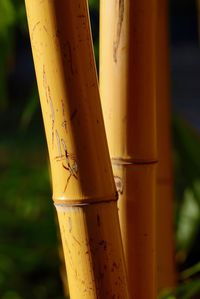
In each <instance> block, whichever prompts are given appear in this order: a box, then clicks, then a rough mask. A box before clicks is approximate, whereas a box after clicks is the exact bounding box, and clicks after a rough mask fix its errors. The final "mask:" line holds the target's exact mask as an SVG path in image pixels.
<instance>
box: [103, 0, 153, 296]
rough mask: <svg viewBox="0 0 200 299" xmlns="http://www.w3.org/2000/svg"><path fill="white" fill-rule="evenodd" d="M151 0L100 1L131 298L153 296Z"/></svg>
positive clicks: (106, 99)
mask: <svg viewBox="0 0 200 299" xmlns="http://www.w3.org/2000/svg"><path fill="white" fill-rule="evenodd" d="M155 6H156V4H155V1H154V0H148V1H147V0H134V1H132V0H109V1H107V0H101V1H100V16H101V17H100V92H101V100H102V106H103V114H104V120H105V125H106V133H107V138H108V144H109V150H110V155H111V158H112V164H113V170H114V175H115V181H116V185H117V188H118V192H119V198H120V200H119V214H120V224H121V230H122V239H123V243H124V249H125V257H126V263H127V268H128V278H129V286H130V293H131V298H136V299H140V298H142V299H143V298H148V299H155V298H156V294H157V289H156V264H155V247H156V241H155V218H156V210H155V193H156V162H157V145H156V106H155V104H156V103H155V95H156V90H155V78H156V75H155V61H156V57H155V46H156V42H155V31H156V30H155V29H156V7H155Z"/></svg>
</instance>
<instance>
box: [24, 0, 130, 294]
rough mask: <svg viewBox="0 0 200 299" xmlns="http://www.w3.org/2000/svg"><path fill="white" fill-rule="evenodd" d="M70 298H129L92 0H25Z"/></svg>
mask: <svg viewBox="0 0 200 299" xmlns="http://www.w3.org/2000/svg"><path fill="white" fill-rule="evenodd" d="M25 2H26V11H27V17H28V23H29V32H30V38H31V44H32V51H33V57H34V64H35V70H36V77H37V82H38V88H39V94H40V100H41V106H42V114H43V118H44V125H45V131H46V137H47V143H48V149H49V156H50V163H51V170H52V184H53V200H54V203H55V206H56V210H57V213H58V219H59V224H60V230H61V236H62V243H63V248H64V255H65V261H66V265H67V275H68V281H69V290H70V296H71V299H77V298H79V299H82V298H87V299H95V298H101V299H105V298H108V299H110V298H123V299H126V298H129V295H128V290H127V282H126V270H125V266H124V265H125V264H124V257H123V250H122V243H121V235H120V229H119V219H118V211H117V201H116V200H117V196H116V189H115V184H114V180H113V173H112V168H111V164H110V159H109V153H108V148H107V143H106V138H105V130H104V125H103V118H102V112H101V106H100V99H99V91H98V82H97V76H96V69H95V62H94V54H93V48H92V40H91V31H90V25H89V17H88V5H87V1H86V0H73V1H65V0H59V1H52V0H34V1H33V0H26V1H25Z"/></svg>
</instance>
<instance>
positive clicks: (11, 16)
mask: <svg viewBox="0 0 200 299" xmlns="http://www.w3.org/2000/svg"><path fill="white" fill-rule="evenodd" d="M179 2H180V1H179ZM186 2H187V1H181V3H182V6H183V7H185V6H186ZM89 3H90V9H91V23H92V29H93V39H94V49H95V54H96V60H97V65H98V23H99V21H98V10H99V1H97V0H90V1H89ZM173 3H174V4H172V5H175V6H176V4H175V2H173ZM30 53H31V49H30V45H29V37H28V32H27V24H26V15H25V8H24V1H23V0H0V57H1V59H0V124H1V125H0V132H1V134H0V136H1V140H0V190H1V209H0V298H1V299H27V298H29V299H62V298H63V287H62V283H61V279H60V265H59V257H58V244H59V242H58V238H57V228H56V225H55V219H56V216H55V213H54V208H53V204H52V202H51V200H50V198H51V194H50V190H51V188H50V182H49V175H48V167H47V165H48V163H47V160H46V156H47V153H46V145H45V141H44V140H45V137H44V133H43V128H42V119H41V112H40V110H39V109H38V107H39V105H38V103H39V101H38V94H37V90H36V84H35V78H34V72H33V66H32V61H31V58H30V56H31V54H30ZM173 134H174V164H175V175H174V177H175V187H176V190H175V191H176V192H175V198H176V201H175V229H176V240H177V254H176V258H177V267H178V273H179V274H178V279H179V285H178V287H177V289H176V290H174V291H170V290H166V291H165V294H163V295H162V296H161V297H162V298H163V299H177V298H181V299H192V298H199V296H200V280H199V275H200V260H199V252H200V243H199V242H198V239H199V237H200V159H199V153H200V140H199V136H198V135H197V134H196V133H195V132H194V131H193V130H192V129H191V128H190V127H189V126H188V125H187V124H186V123H185V122H184V121H183V120H182V119H181V118H179V117H175V118H174V122H173ZM195 296H196V297H195Z"/></svg>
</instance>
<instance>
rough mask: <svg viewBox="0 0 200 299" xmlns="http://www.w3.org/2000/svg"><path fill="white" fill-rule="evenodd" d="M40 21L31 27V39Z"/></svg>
mask: <svg viewBox="0 0 200 299" xmlns="http://www.w3.org/2000/svg"><path fill="white" fill-rule="evenodd" d="M40 23H41V22H40V21H38V22H37V23H35V25H34V26H33V29H32V32H31V38H32V39H33V36H34V33H35V30H36V29H37V27H38V26H39V25H40Z"/></svg>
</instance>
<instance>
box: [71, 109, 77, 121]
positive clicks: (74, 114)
mask: <svg viewBox="0 0 200 299" xmlns="http://www.w3.org/2000/svg"><path fill="white" fill-rule="evenodd" d="M77 112H78V110H77V109H75V110H74V111H73V112H72V114H71V115H70V120H71V121H72V120H73V119H74V118H75V117H76V115H77Z"/></svg>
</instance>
